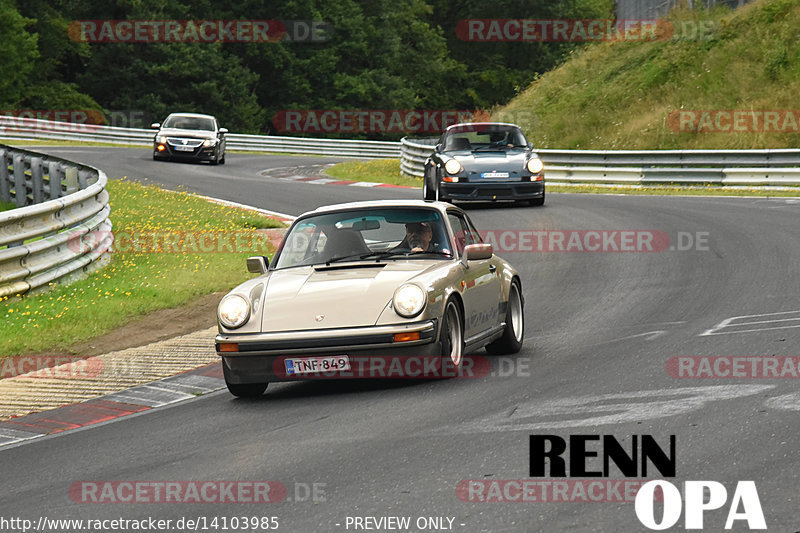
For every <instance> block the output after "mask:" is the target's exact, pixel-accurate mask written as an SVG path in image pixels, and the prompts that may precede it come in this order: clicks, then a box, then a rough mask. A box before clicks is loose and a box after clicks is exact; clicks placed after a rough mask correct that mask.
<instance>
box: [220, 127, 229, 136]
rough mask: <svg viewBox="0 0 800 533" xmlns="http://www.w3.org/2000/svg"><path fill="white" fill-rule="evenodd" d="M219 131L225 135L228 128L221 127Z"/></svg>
mask: <svg viewBox="0 0 800 533" xmlns="http://www.w3.org/2000/svg"><path fill="white" fill-rule="evenodd" d="M219 132H220V133H221V134H222V135H225V134H226V133H228V128H220V129H219Z"/></svg>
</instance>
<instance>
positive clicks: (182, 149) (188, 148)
mask: <svg viewBox="0 0 800 533" xmlns="http://www.w3.org/2000/svg"><path fill="white" fill-rule="evenodd" d="M175 150H177V151H178V152H194V148H193V147H191V146H183V145H178V146H176V147H175Z"/></svg>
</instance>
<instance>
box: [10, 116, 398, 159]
mask: <svg viewBox="0 0 800 533" xmlns="http://www.w3.org/2000/svg"><path fill="white" fill-rule="evenodd" d="M0 118H2V117H0ZM0 126H3V124H2V123H0ZM155 135H156V131H155V130H152V129H136V128H116V127H112V126H98V125H93V124H73V123H69V122H55V121H49V120H38V119H13V120H11V119H9V120H8V121H6V124H5V127H0V137H1V138H3V139H18V140H59V141H84V142H94V143H113V144H126V145H132V146H151V147H152V145H153V138H154V137H155ZM226 138H227V148H228V149H229V150H249V151H255V152H282V153H289V154H308V155H331V156H346V157H374V158H394V157H400V143H398V142H390V141H359V140H349V139H318V138H309V137H278V136H273V135H245V134H239V133H228V134H227V136H226Z"/></svg>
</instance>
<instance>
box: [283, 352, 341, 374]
mask: <svg viewBox="0 0 800 533" xmlns="http://www.w3.org/2000/svg"><path fill="white" fill-rule="evenodd" d="M284 365H286V375H288V376H299V375H302V374H316V373H319V372H334V371H339V370H350V358H349V357H347V356H346V355H335V356H331V357H295V358H292V359H286V360H285V361H284Z"/></svg>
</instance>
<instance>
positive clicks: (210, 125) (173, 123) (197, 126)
mask: <svg viewBox="0 0 800 533" xmlns="http://www.w3.org/2000/svg"><path fill="white" fill-rule="evenodd" d="M163 127H164V128H175V129H180V130H203V131H214V120H212V119H210V118H205V117H185V116H181V115H175V116H170V117H167V120H165V121H164V125H163Z"/></svg>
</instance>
